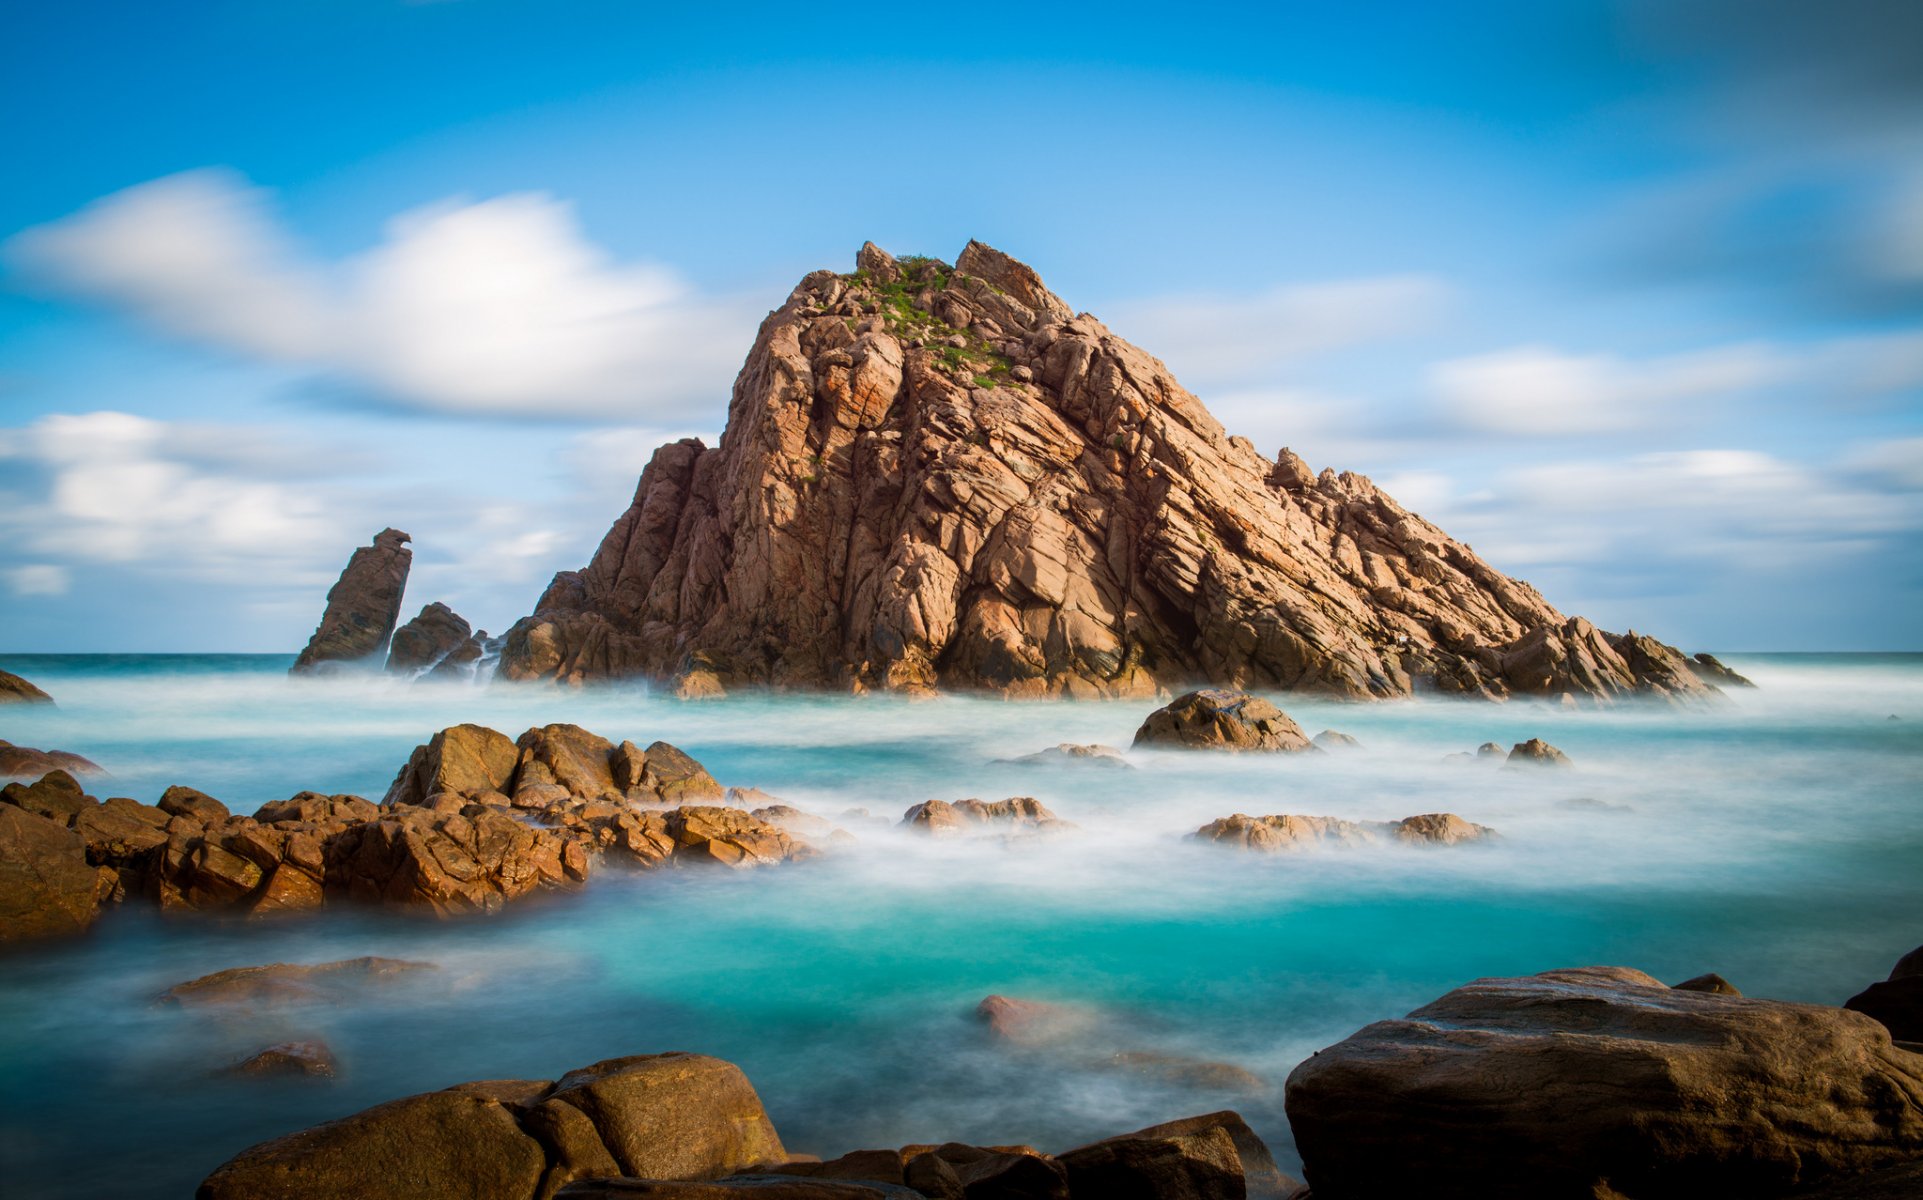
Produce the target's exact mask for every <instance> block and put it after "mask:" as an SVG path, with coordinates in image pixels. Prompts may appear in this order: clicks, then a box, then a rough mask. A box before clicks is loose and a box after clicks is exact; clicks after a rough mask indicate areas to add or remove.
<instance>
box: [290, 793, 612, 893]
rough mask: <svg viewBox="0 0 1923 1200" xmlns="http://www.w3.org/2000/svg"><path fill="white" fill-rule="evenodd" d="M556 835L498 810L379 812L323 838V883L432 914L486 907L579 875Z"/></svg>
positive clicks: (575, 860)
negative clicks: (324, 852) (375, 818)
mask: <svg viewBox="0 0 1923 1200" xmlns="http://www.w3.org/2000/svg"><path fill="white" fill-rule="evenodd" d="M575 845H576V843H573V842H571V841H570V840H569V839H568V838H567V837H566V836H565V835H563V834H562V833H560V832H558V831H556V830H552V829H541V828H536V827H534V826H529V825H523V824H522V823H521V822H519V821H517V820H515V819H514V818H513V817H511V816H508V815H507V813H506V812H505V811H504V810H502V809H498V808H490V807H488V806H486V805H481V804H469V805H467V806H466V807H465V808H462V809H461V810H460V811H459V812H451V813H450V812H437V811H434V810H432V809H428V808H393V809H388V810H385V812H384V814H383V815H382V817H381V819H380V820H377V821H369V822H366V823H365V824H361V825H354V826H351V827H349V828H348V829H346V830H344V831H343V832H341V833H338V834H336V835H335V836H334V837H333V838H331V839H330V840H329V841H328V842H327V847H326V854H327V875H326V887H327V889H328V890H329V891H341V892H344V893H345V894H346V895H347V896H348V897H350V898H351V899H354V900H359V901H365V902H372V903H382V904H400V905H406V906H415V905H419V906H422V907H424V908H427V909H429V910H430V911H432V912H433V913H435V914H436V915H438V916H451V915H454V914H456V913H463V912H492V911H494V910H496V909H498V908H500V907H501V906H502V905H504V904H505V903H507V902H508V901H510V900H514V899H518V898H519V897H521V896H525V895H527V894H528V893H529V892H532V891H534V890H535V889H537V888H548V887H568V886H572V885H574V884H576V883H578V882H580V881H581V879H582V878H584V877H585V870H584V866H585V864H584V862H583V860H581V859H580V858H579V857H578V855H579V851H578V849H577V850H575V851H573V852H572V854H571V853H570V847H571V846H575Z"/></svg>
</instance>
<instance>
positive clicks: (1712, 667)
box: [1689, 654, 1756, 688]
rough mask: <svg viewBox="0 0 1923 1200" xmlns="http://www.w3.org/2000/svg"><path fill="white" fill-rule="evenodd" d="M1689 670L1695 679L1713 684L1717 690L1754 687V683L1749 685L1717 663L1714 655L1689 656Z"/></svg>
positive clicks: (1745, 680)
mask: <svg viewBox="0 0 1923 1200" xmlns="http://www.w3.org/2000/svg"><path fill="white" fill-rule="evenodd" d="M1689 669H1690V670H1691V671H1692V672H1694V673H1695V675H1696V678H1698V679H1700V680H1702V681H1703V682H1704V683H1708V684H1714V685H1715V686H1717V687H1719V688H1725V687H1742V688H1753V687H1755V686H1756V685H1755V684H1754V683H1751V682H1750V681H1749V680H1747V679H1745V678H1743V677H1742V676H1741V675H1738V674H1737V673H1736V672H1734V671H1732V670H1730V669H1729V668H1728V667H1726V666H1724V665H1723V664H1722V663H1720V662H1718V661H1717V660H1716V656H1715V655H1714V654H1697V655H1693V656H1691V658H1690V660H1689Z"/></svg>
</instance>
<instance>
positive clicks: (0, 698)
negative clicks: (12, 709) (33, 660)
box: [0, 671, 53, 704]
mask: <svg viewBox="0 0 1923 1200" xmlns="http://www.w3.org/2000/svg"><path fill="white" fill-rule="evenodd" d="M52 703H53V697H52V696H49V695H47V693H45V692H43V691H41V690H40V689H39V688H37V687H35V686H34V685H33V684H31V683H28V682H27V681H26V680H24V679H22V678H20V676H18V675H15V674H14V673H13V672H11V671H0V704H52Z"/></svg>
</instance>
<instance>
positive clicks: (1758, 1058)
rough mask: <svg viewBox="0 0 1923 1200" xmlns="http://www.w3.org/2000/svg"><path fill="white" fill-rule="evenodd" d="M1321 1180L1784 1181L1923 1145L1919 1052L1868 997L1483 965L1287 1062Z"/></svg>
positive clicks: (1542, 1193)
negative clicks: (1893, 1032) (1783, 995)
mask: <svg viewBox="0 0 1923 1200" xmlns="http://www.w3.org/2000/svg"><path fill="white" fill-rule="evenodd" d="M1286 1103H1287V1107H1288V1114H1289V1124H1290V1126H1291V1128H1293V1129H1294V1131H1295V1140H1296V1148H1297V1149H1298V1150H1299V1151H1300V1152H1301V1154H1302V1162H1303V1166H1304V1169H1305V1170H1306V1172H1307V1174H1308V1177H1309V1185H1310V1186H1311V1187H1312V1188H1313V1189H1314V1194H1315V1195H1316V1196H1317V1197H1326V1198H1327V1200H1347V1198H1349V1197H1377V1196H1433V1197H1437V1198H1438V1200H1445V1198H1448V1197H1477V1198H1478V1200H1482V1198H1489V1200H1502V1198H1505V1197H1516V1198H1518V1200H1521V1198H1523V1197H1527V1198H1529V1200H1556V1198H1558V1197H1570V1198H1572V1200H1573V1198H1576V1197H1582V1198H1585V1200H1587V1198H1592V1197H1600V1196H1611V1197H1620V1198H1623V1200H1681V1198H1683V1197H1694V1196H1744V1197H1758V1198H1761V1197H1769V1196H1780V1195H1785V1194H1787V1193H1789V1192H1791V1191H1792V1190H1793V1189H1795V1188H1797V1187H1798V1186H1804V1185H1809V1184H1816V1183H1820V1182H1823V1181H1825V1180H1828V1179H1832V1178H1835V1177H1839V1176H1846V1175H1850V1174H1853V1173H1857V1172H1862V1171H1869V1170H1873V1169H1876V1168H1880V1167H1884V1166H1888V1165H1890V1164H1893V1163H1900V1162H1904V1161H1907V1160H1911V1159H1917V1158H1923V1055H1917V1054H1912V1053H1910V1052H1908V1051H1905V1050H1901V1049H1898V1048H1896V1047H1895V1046H1892V1045H1891V1044H1890V1036H1889V1033H1888V1032H1887V1031H1886V1030H1884V1029H1883V1027H1882V1026H1880V1025H1878V1024H1877V1023H1876V1022H1875V1021H1872V1020H1870V1019H1869V1018H1868V1017H1865V1016H1862V1015H1861V1014H1859V1013H1853V1012H1849V1011H1846V1010H1844V1009H1840V1008H1824V1007H1820V1006H1818V1005H1813V1004H1789V1003H1784V1002H1781V1001H1773V1000H1752V999H1746V998H1743V997H1739V996H1730V995H1717V994H1713V993H1707V992H1698V991H1679V990H1675V989H1672V988H1667V987H1664V986H1663V985H1662V984H1661V983H1659V982H1658V981H1656V980H1655V979H1652V978H1650V977H1649V976H1648V975H1645V974H1643V973H1642V972H1640V971H1632V970H1629V969H1627V968H1623V967H1586V968H1581V969H1576V970H1564V971H1545V972H1543V973H1542V974H1540V975H1532V976H1529V977H1527V978H1521V979H1480V980H1477V981H1476V982H1474V983H1471V984H1468V985H1467V986H1465V987H1460V988H1457V989H1456V990H1455V991H1453V992H1450V993H1449V994H1448V995H1446V996H1443V997H1442V998H1441V999H1439V1000H1437V1001H1435V1002H1434V1003H1431V1004H1427V1005H1424V1006H1423V1007H1421V1008H1418V1009H1416V1010H1415V1011H1414V1012H1412V1013H1410V1014H1409V1015H1408V1016H1407V1017H1405V1018H1403V1019H1402V1020H1397V1021H1378V1022H1376V1023H1375V1024H1373V1025H1370V1026H1368V1027H1367V1028H1365V1029H1362V1030H1361V1031H1360V1032H1357V1033H1355V1034H1352V1035H1351V1036H1350V1037H1349V1038H1347V1039H1346V1040H1344V1041H1342V1042H1340V1043H1337V1044H1336V1045H1334V1046H1331V1047H1330V1048H1328V1049H1326V1050H1323V1051H1321V1052H1319V1053H1317V1054H1316V1055H1315V1056H1313V1057H1311V1058H1310V1059H1309V1060H1308V1061H1306V1062H1304V1063H1303V1064H1302V1065H1300V1066H1298V1067H1297V1068H1296V1069H1295V1071H1294V1073H1292V1074H1291V1075H1290V1076H1289V1082H1288V1094H1287V1101H1286Z"/></svg>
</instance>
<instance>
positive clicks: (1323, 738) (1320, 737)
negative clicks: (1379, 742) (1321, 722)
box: [1311, 729, 1362, 751]
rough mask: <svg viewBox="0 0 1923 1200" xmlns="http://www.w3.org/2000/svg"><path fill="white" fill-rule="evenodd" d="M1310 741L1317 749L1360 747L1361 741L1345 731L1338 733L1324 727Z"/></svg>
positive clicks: (1339, 749)
mask: <svg viewBox="0 0 1923 1200" xmlns="http://www.w3.org/2000/svg"><path fill="white" fill-rule="evenodd" d="M1311 741H1312V743H1313V744H1314V746H1315V748H1316V749H1318V750H1329V751H1343V750H1360V749H1362V743H1361V742H1359V741H1357V740H1356V739H1354V738H1352V737H1350V736H1349V735H1348V734H1346V733H1338V732H1336V731H1335V730H1333V729H1324V730H1323V731H1322V732H1321V733H1318V734H1316V735H1315V737H1314V738H1313V739H1311Z"/></svg>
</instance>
